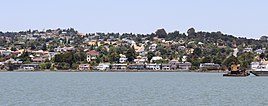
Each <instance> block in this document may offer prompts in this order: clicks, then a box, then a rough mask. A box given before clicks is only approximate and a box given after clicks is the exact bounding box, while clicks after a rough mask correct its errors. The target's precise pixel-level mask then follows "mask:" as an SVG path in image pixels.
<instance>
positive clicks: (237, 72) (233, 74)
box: [223, 64, 250, 77]
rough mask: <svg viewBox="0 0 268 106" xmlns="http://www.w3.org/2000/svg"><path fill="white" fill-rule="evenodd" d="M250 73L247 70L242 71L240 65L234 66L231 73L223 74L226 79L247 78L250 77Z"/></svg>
mask: <svg viewBox="0 0 268 106" xmlns="http://www.w3.org/2000/svg"><path fill="white" fill-rule="evenodd" d="M249 75H250V73H249V72H248V71H246V70H240V65H239V64H233V65H232V66H231V71H230V72H228V73H226V74H223V76H225V77H246V76H249Z"/></svg>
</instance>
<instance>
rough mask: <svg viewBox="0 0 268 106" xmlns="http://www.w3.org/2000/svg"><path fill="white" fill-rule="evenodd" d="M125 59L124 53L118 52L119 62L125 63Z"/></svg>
mask: <svg viewBox="0 0 268 106" xmlns="http://www.w3.org/2000/svg"><path fill="white" fill-rule="evenodd" d="M127 59H128V58H127V57H126V55H123V54H120V58H119V63H125V62H126V61H127Z"/></svg>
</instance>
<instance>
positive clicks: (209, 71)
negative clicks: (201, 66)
mask: <svg viewBox="0 0 268 106" xmlns="http://www.w3.org/2000/svg"><path fill="white" fill-rule="evenodd" d="M0 72H137V73H139V72H200V73H223V72H227V71H225V70H208V71H200V70H85V71H80V70H35V71H29V70H27V71H26V70H14V71H6V70H0Z"/></svg>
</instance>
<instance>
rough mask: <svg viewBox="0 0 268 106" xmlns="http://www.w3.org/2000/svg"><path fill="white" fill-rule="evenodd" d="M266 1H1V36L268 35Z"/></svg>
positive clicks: (267, 1)
mask: <svg viewBox="0 0 268 106" xmlns="http://www.w3.org/2000/svg"><path fill="white" fill-rule="evenodd" d="M267 4H268V0H2V1H1V4H0V5H1V6H0V13H1V15H0V31H3V32H6V31H24V30H28V29H38V30H44V29H50V28H51V29H56V28H71V27H72V28H75V29H76V30H78V31H79V32H82V33H94V32H119V33H124V32H132V33H141V34H147V33H153V32H155V31H156V30H157V29H159V28H164V29H166V31H167V32H172V31H175V30H177V31H180V32H186V31H187V30H188V29H189V28H191V27H193V28H195V29H196V31H206V32H216V31H221V32H222V33H226V34H232V35H234V36H237V37H248V38H259V37H260V36H263V35H268V30H267V28H268V14H267V11H268V6H267Z"/></svg>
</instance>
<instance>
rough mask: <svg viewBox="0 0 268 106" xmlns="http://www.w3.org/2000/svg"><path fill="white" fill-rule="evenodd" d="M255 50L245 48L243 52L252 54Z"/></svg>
mask: <svg viewBox="0 0 268 106" xmlns="http://www.w3.org/2000/svg"><path fill="white" fill-rule="evenodd" d="M252 51H253V49H252V48H244V50H243V52H252Z"/></svg>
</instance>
